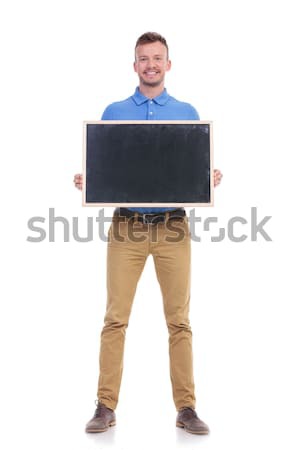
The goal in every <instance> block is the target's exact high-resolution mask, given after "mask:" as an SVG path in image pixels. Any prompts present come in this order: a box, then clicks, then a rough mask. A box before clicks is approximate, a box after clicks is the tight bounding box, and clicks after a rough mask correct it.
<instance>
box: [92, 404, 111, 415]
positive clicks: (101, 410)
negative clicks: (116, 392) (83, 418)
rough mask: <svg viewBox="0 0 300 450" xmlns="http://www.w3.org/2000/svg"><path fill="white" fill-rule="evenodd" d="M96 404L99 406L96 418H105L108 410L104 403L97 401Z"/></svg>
mask: <svg viewBox="0 0 300 450" xmlns="http://www.w3.org/2000/svg"><path fill="white" fill-rule="evenodd" d="M95 403H96V405H97V409H96V411H95V415H94V417H103V416H104V415H105V411H106V410H107V409H108V408H107V407H106V406H105V405H103V404H102V403H100V402H98V401H97V400H96V401H95Z"/></svg>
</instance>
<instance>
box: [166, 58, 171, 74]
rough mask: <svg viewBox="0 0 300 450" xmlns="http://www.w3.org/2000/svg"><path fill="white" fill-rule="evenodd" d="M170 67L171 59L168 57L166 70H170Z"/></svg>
mask: <svg viewBox="0 0 300 450" xmlns="http://www.w3.org/2000/svg"><path fill="white" fill-rule="evenodd" d="M171 67H172V63H171V60H170V59H168V62H167V67H166V71H167V72H168V71H169V70H171Z"/></svg>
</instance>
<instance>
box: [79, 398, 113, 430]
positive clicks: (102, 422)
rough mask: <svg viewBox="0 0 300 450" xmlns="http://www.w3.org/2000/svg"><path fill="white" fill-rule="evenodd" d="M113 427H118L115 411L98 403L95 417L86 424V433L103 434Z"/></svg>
mask: <svg viewBox="0 0 300 450" xmlns="http://www.w3.org/2000/svg"><path fill="white" fill-rule="evenodd" d="M113 425H116V415H115V413H114V411H113V410H112V409H109V408H107V407H106V406H105V405H103V403H100V402H98V403H97V409H96V411H95V414H94V417H93V418H92V419H91V420H90V421H89V422H88V423H87V424H86V427H85V431H86V432H87V433H102V432H103V431H107V430H108V428H109V427H112V426H113Z"/></svg>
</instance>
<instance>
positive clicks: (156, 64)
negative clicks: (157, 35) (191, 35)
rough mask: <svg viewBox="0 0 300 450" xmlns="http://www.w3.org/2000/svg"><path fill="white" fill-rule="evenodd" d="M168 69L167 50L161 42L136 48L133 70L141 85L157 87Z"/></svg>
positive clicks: (169, 66)
mask: <svg viewBox="0 0 300 450" xmlns="http://www.w3.org/2000/svg"><path fill="white" fill-rule="evenodd" d="M170 68H171V61H169V60H168V52H167V49H166V47H165V46H164V45H163V44H162V43H161V42H152V43H151V44H144V45H139V46H138V47H137V48H136V51H135V63H134V70H135V72H136V73H137V74H138V76H139V79H140V83H141V84H143V85H145V86H152V87H156V86H159V85H160V84H162V83H163V81H164V78H165V73H166V72H167V71H168V70H170Z"/></svg>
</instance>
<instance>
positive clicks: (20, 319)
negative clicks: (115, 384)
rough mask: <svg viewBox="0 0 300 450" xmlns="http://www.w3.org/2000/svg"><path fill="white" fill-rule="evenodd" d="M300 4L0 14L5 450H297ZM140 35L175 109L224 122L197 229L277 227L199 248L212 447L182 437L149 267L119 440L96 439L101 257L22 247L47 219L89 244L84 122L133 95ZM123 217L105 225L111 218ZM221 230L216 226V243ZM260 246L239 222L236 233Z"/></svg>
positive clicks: (203, 376)
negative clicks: (177, 104)
mask: <svg viewBox="0 0 300 450" xmlns="http://www.w3.org/2000/svg"><path fill="white" fill-rule="evenodd" d="M296 3H297V2H296V1H292V0H285V1H284V2H283V1H282V2H279V1H276V0H273V1H267V0H260V1H257V0H252V1H251V2H250V1H249V2H246V1H238V0H228V1H226V2H225V1H224V2H223V1H213V0H212V1H202V0H199V1H196V0H186V1H185V2H179V1H178V2H177V1H174V0H173V1H161V0H160V1H156V0H152V1H150V2H142V1H137V0H136V1H128V2H121V1H111V2H108V1H96V0H95V1H92V0H85V1H83V0H81V1H76V0H74V1H72V2H71V1H64V0H60V1H57V0H52V1H51V2H50V1H48V2H46V1H41V0H40V1H34V0H28V1H26V2H23V1H20V0H19V1H10V2H8V1H6V2H2V3H1V11H0V17H1V19H0V21H1V22H0V33H1V36H0V38H1V47H2V49H1V66H2V69H1V100H0V103H1V136H0V139H1V188H2V189H1V267H2V269H1V280H2V281H1V311H0V312H1V319H0V320H1V323H0V326H1V328H0V333H1V336H0V338H1V383H0V407H1V422H0V423H1V437H0V439H1V441H2V440H3V443H2V442H1V447H2V448H5V449H7V450H8V449H19V448H30V449H31V450H34V449H41V448H42V449H43V450H47V449H54V448H55V449H62V450H66V449H70V450H71V449H72V450H76V449H80V450H88V449H106V448H112V449H118V450H129V449H130V450H131V449H153V448H155V447H157V448H158V447H159V448H165V449H182V448H191V449H195V448H202V449H213V450H215V449H218V450H220V449H230V450H235V449H239V450H240V449H243V450H247V449H253V448H255V449H264V450H265V449H273V450H275V449H282V448H287V449H289V450H294V449H295V450H296V449H299V445H300V438H299V418H300V417H299V416H300V414H299V413H300V411H299V410H300V407H299V404H300V392H299V379H300V371H299V339H300V333H299V313H298V303H299V298H300V297H299V262H298V254H299V229H298V228H299V184H298V177H299V169H298V165H297V164H298V153H299V131H298V130H299V100H300V98H299V79H300V73H299V68H298V60H299V38H300V36H299V18H298V17H297V11H296ZM145 31H158V32H160V33H161V34H163V35H164V36H165V37H166V38H167V40H168V43H169V47H170V57H171V60H172V62H173V67H172V70H171V72H170V73H169V74H168V76H167V79H166V86H167V88H168V91H169V92H170V94H172V95H174V96H175V97H176V98H178V99H179V100H184V101H188V102H190V103H192V104H193V105H194V106H195V107H196V108H197V109H198V111H199V113H200V116H201V119H203V120H204V119H207V120H213V121H214V142H215V166H216V167H218V168H220V169H221V170H222V171H223V173H224V178H223V182H222V185H221V186H220V187H219V188H218V189H217V190H216V194H215V207H214V209H209V208H205V209H200V208H199V209H197V214H198V215H199V216H201V217H202V218H205V217H208V216H216V217H218V220H219V223H220V225H222V226H226V224H227V222H228V220H229V218H230V217H232V216H243V217H245V218H246V219H247V220H249V219H250V208H251V207H252V206H255V207H257V208H258V218H259V220H260V219H262V218H263V217H264V216H265V215H271V216H272V219H271V220H270V221H269V222H268V224H267V225H266V231H267V232H268V233H269V234H270V236H271V237H272V239H273V241H272V242H266V241H265V240H264V239H262V237H261V236H258V241H257V242H251V240H250V238H248V239H247V240H246V241H245V242H242V243H234V242H231V241H230V240H229V239H228V238H226V239H225V240H224V241H223V242H221V243H212V242H210V236H205V235H204V233H203V232H202V228H201V223H200V224H199V225H198V227H197V230H198V231H199V233H200V234H201V233H202V238H203V239H202V242H201V243H197V242H194V243H193V249H192V251H193V256H192V258H193V261H192V264H193V272H192V303H191V324H192V328H193V334H194V365H195V380H196V394H197V411H198V414H199V415H200V417H201V418H202V419H203V420H205V421H206V422H207V423H208V424H209V426H210V428H211V434H210V435H209V436H207V437H203V436H202V437H199V436H193V435H189V434H187V433H185V432H184V431H182V430H180V429H176V428H175V416H176V411H175V408H174V405H173V401H172V396H171V388H170V382H169V372H168V343H167V340H168V336H167V331H166V326H165V323H164V318H163V311H162V301H161V296H160V290H159V287H158V284H157V282H156V278H155V274H154V269H153V262H152V260H151V259H150V258H149V260H148V262H147V265H146V268H145V271H144V273H143V276H142V279H141V281H140V284H139V286H138V290H137V294H136V298H135V303H134V307H133V312H132V316H131V320H130V326H129V328H128V332H127V341H126V354H125V369H124V376H123V381H122V386H121V395H120V401H119V405H118V408H117V420H118V425H117V427H115V428H113V429H111V430H109V432H107V433H104V434H101V435H86V434H85V433H84V426H85V423H86V422H87V421H88V420H89V419H90V418H91V416H92V415H93V412H94V408H95V405H94V403H93V402H94V399H95V398H96V388H97V378H98V351H99V335H100V330H101V328H102V323H103V315H104V311H105V302H106V289H105V255H106V244H105V243H103V242H100V241H99V239H97V235H96V233H95V239H94V241H93V242H90V243H78V242H76V241H75V240H74V239H73V238H72V236H71V239H70V242H68V243H66V242H63V233H62V225H61V224H57V228H56V242H49V236H48V234H47V238H46V239H45V240H44V241H43V242H42V243H38V244H34V243H30V242H27V240H26V239H27V237H28V236H29V235H31V236H36V233H33V232H31V231H30V230H28V227H27V222H28V220H29V218H30V217H33V216H41V217H44V218H45V224H44V228H45V230H46V231H47V233H48V229H47V227H48V212H49V208H55V213H56V215H58V216H64V217H65V218H67V219H68V221H69V222H70V223H71V222H72V217H76V216H77V217H79V223H80V227H81V234H82V235H84V233H85V231H86V220H87V217H88V216H92V217H96V216H97V214H98V209H97V208H94V209H93V208H82V207H81V196H80V193H79V192H78V191H77V190H75V189H74V187H73V183H72V180H73V175H74V173H77V172H80V171H81V158H82V157H81V152H82V121H83V120H98V119H100V117H101V114H102V111H103V109H104V108H105V106H106V105H107V104H108V103H111V102H113V101H116V100H120V99H123V98H127V97H128V96H129V95H131V94H132V93H133V91H134V89H135V87H136V85H137V82H138V80H137V78H136V74H135V73H134V72H133V69H132V62H133V48H134V45H135V41H136V39H137V37H138V36H139V35H140V34H142V33H143V32H145ZM111 212H112V210H111V209H108V210H106V213H107V215H109V214H111ZM215 230H217V228H215ZM243 232H244V233H246V234H249V226H248V225H244V226H242V225H239V226H237V228H236V234H242V233H243Z"/></svg>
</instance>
